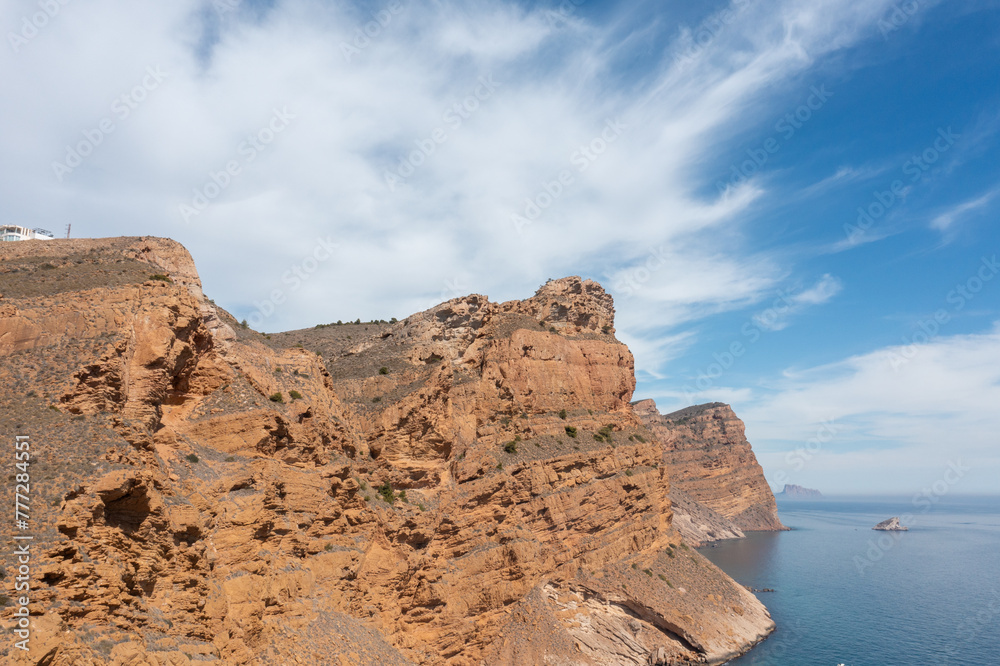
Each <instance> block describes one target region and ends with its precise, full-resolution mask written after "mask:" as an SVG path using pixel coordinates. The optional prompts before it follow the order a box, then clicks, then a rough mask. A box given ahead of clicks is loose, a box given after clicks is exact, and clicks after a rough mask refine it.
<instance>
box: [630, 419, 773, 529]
mask: <svg viewBox="0 0 1000 666" xmlns="http://www.w3.org/2000/svg"><path fill="white" fill-rule="evenodd" d="M635 412H636V414H638V415H639V417H640V418H641V419H642V421H643V423H644V424H646V426H647V427H649V428H650V430H652V431H653V433H654V434H655V435H656V437H657V439H658V440H659V441H660V442H662V443H663V450H664V461H665V463H666V464H667V467H668V469H669V470H670V478H671V482H672V483H673V486H674V488H675V490H677V491H679V492H680V493H682V494H683V495H684V496H686V497H687V498H690V499H692V500H694V501H695V502H697V503H699V504H701V505H703V506H704V507H707V508H708V509H710V510H711V511H712V512H714V513H716V514H718V516H721V517H722V518H724V519H728V521H731V523H732V526H730V527H729V529H730V530H732V529H735V530H737V531H738V530H784V529H786V528H785V526H784V525H782V524H781V521H780V520H779V519H778V508H777V504H776V502H775V499H774V494H773V493H772V492H771V488H770V486H768V484H767V481H766V480H765V478H764V470H762V469H761V467H760V465H759V464H758V463H757V457H756V456H754V453H753V449H751V448H750V442H748V441H747V438H746V434H745V426H744V425H743V421H741V420H740V419H739V418H737V416H736V414H734V413H733V410H732V408H730V407H729V405H725V404H722V403H718V402H716V403H710V404H707V405H698V406H696V407H688V408H686V409H682V410H680V411H677V412H674V413H672V414H667V415H665V416H664V415H661V414H660V413H659V412H658V411H657V410H656V404H655V403H654V402H653V401H652V400H642V401H639V402H637V403H636V404H635ZM706 520H708V521H709V522H712V521H711V520H710V519H706ZM724 529H725V528H724ZM718 538H727V537H725V536H720V537H718Z"/></svg>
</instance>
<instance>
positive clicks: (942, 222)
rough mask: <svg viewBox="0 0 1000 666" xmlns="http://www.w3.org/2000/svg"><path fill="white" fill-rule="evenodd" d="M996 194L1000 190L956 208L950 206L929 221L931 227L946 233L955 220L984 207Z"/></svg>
mask: <svg viewBox="0 0 1000 666" xmlns="http://www.w3.org/2000/svg"><path fill="white" fill-rule="evenodd" d="M998 192H1000V190H992V191H990V192H987V193H986V194H984V195H982V196H979V197H977V198H975V199H972V200H970V201H966V202H964V203H960V204H958V205H956V206H952V207H951V208H949V209H948V210H946V211H945V212H943V213H941V214H940V215H938V216H937V217H935V218H934V219H933V220H931V227H933V228H934V229H937V230H938V231H947V230H948V229H950V228H951V225H952V224H954V223H955V221H956V220H958V219H959V218H961V217H962V216H963V215H965V214H966V213H969V212H971V211H974V210H979V209H980V208H983V207H985V206H986V205H987V204H989V203H990V202H991V201H993V198H994V197H995V196H996V195H997V193H998Z"/></svg>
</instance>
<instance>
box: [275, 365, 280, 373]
mask: <svg viewBox="0 0 1000 666" xmlns="http://www.w3.org/2000/svg"><path fill="white" fill-rule="evenodd" d="M274 374H276V375H280V374H281V366H280V365H279V366H278V367H276V368H275V369H274Z"/></svg>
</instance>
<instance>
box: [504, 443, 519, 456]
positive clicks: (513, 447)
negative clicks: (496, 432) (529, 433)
mask: <svg viewBox="0 0 1000 666" xmlns="http://www.w3.org/2000/svg"><path fill="white" fill-rule="evenodd" d="M503 450H504V451H506V452H507V453H512V454H513V453H517V442H515V441H513V440H511V441H509V442H507V443H506V444H504V445H503Z"/></svg>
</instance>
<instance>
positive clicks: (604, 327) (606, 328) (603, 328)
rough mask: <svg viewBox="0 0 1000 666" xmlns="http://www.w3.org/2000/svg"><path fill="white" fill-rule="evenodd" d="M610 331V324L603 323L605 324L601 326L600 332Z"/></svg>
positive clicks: (606, 332)
mask: <svg viewBox="0 0 1000 666" xmlns="http://www.w3.org/2000/svg"><path fill="white" fill-rule="evenodd" d="M610 332H611V327H610V326H607V325H605V326H602V327H601V333H604V334H605V335H607V334H608V333H610Z"/></svg>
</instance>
